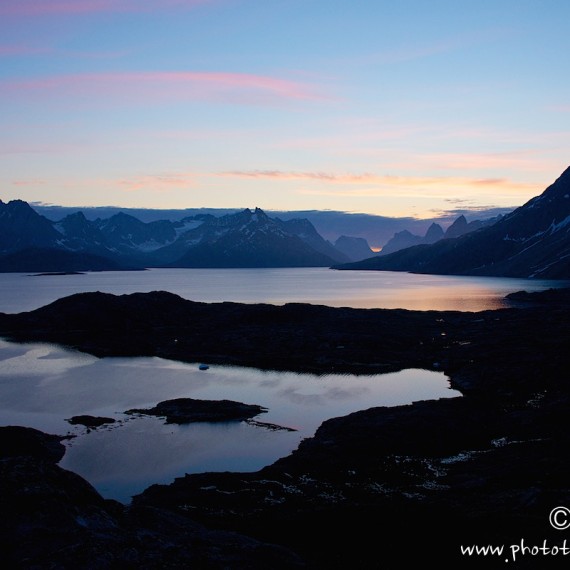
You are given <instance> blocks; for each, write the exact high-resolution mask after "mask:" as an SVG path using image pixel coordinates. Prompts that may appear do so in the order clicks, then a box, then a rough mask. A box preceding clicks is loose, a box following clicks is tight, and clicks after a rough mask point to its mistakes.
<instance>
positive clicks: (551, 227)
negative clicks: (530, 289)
mask: <svg viewBox="0 0 570 570" xmlns="http://www.w3.org/2000/svg"><path fill="white" fill-rule="evenodd" d="M336 268H338V269H376V270H384V271H411V272H415V273H434V274H444V275H493V276H506V277H534V278H543V279H568V278H570V168H568V169H566V170H565V171H564V172H563V173H562V175H561V176H560V177H559V178H558V179H557V180H556V181H555V182H554V183H553V184H552V185H550V186H549V187H548V188H547V189H546V190H545V191H544V192H543V193H542V194H540V195H539V196H536V197H535V198H532V199H531V200H529V201H528V202H527V203H526V204H524V205H523V206H521V207H520V208H517V209H516V210H514V211H513V212H511V213H510V214H508V215H506V216H504V217H503V218H501V219H500V220H499V221H497V222H496V223H495V224H493V225H491V226H487V227H483V228H481V229H478V230H476V231H474V232H471V233H468V234H467V235H463V236H461V237H458V238H455V239H444V240H440V241H438V242H437V243H435V244H433V245H419V246H416V247H411V248H408V249H405V250H401V251H398V252H395V253H392V254H390V255H386V256H384V257H376V258H371V259H367V260H364V261H362V262H359V263H353V264H346V265H343V266H336Z"/></svg>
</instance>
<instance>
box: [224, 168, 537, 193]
mask: <svg viewBox="0 0 570 570" xmlns="http://www.w3.org/2000/svg"><path fill="white" fill-rule="evenodd" d="M218 176H224V177H236V178H249V179H272V180H280V181H288V180H299V181H317V182H323V183H325V184H332V185H338V186H345V187H346V186H358V187H362V186H367V187H368V188H365V189H362V188H361V189H357V190H355V189H350V188H349V189H333V190H326V189H325V190H323V189H319V190H304V191H303V193H305V194H319V195H325V194H328V193H331V195H335V196H337V195H363V196H364V195H366V196H371V195H374V194H375V193H377V192H378V191H379V190H380V189H381V190H383V191H386V190H394V191H398V192H401V191H411V192H414V193H415V192H418V191H419V192H421V191H424V190H425V191H428V192H430V193H433V192H435V193H437V194H439V193H442V194H451V193H452V192H456V191H458V190H459V189H461V190H462V191H465V190H470V191H480V190H482V189H485V190H489V191H491V192H501V193H503V192H507V193H508V192H513V193H515V194H517V193H521V192H523V193H524V192H529V191H533V190H536V189H537V184H529V183H524V182H515V181H512V180H509V179H506V178H466V177H461V178H460V177H452V176H449V177H446V176H434V177H419V176H418V177H414V176H390V175H377V174H369V173H363V174H336V173H330V172H282V171H279V170H251V171H233V172H222V173H219V174H218Z"/></svg>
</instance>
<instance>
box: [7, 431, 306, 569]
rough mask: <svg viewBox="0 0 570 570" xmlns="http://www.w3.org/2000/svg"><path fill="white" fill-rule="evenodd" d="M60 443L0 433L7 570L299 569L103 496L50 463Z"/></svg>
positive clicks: (247, 545) (178, 518) (253, 547)
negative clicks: (34, 569)
mask: <svg viewBox="0 0 570 570" xmlns="http://www.w3.org/2000/svg"><path fill="white" fill-rule="evenodd" d="M60 440H61V438H59V437H58V436H51V435H47V434H43V433H41V432H37V431H36V430H33V429H31V428H24V427H17V426H14V427H3V428H0V485H1V487H0V488H1V489H2V493H0V509H1V511H2V517H1V520H0V547H1V548H2V560H3V563H4V565H5V566H6V567H9V568H37V569H40V568H53V569H69V570H79V569H81V570H84V569H85V570H87V569H93V570H94V569H101V568H109V569H110V568H121V567H122V568H135V567H136V568H151V569H152V568H156V569H158V568H208V569H210V568H212V569H218V570H222V569H226V568H238V569H243V570H245V569H248V570H250V569H257V570H265V569H267V568H278V569H294V568H303V567H304V564H303V563H302V562H301V560H300V559H299V557H297V556H296V555H294V554H293V553H292V552H290V551H288V550H287V549H285V548H283V547H278V546H273V545H271V544H266V543H263V542H260V541H258V540H255V539H252V538H249V537H246V536H243V535H240V534H237V533H233V532H224V531H219V530H209V529H207V528H206V527H204V526H203V525H201V524H199V523H197V522H194V521H192V520H191V519H189V518H188V517H186V516H184V515H180V514H176V513H173V512H171V511H166V510H164V509H160V508H156V507H146V506H142V505H141V506H140V507H139V506H136V507H130V508H129V507H124V506H123V505H121V504H119V503H116V502H114V501H109V500H105V499H103V498H102V497H101V496H100V495H99V494H98V493H97V492H96V491H95V489H93V487H91V485H89V484H88V483H87V482H86V481H85V480H83V479H82V478H81V477H79V476H78V475H75V474H74V473H71V472H69V471H66V470H64V469H61V468H60V467H58V466H57V465H56V462H57V461H58V460H59V459H60V458H61V456H62V455H63V453H64V446H63V445H62V444H61V443H60Z"/></svg>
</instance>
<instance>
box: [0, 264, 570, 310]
mask: <svg viewBox="0 0 570 570" xmlns="http://www.w3.org/2000/svg"><path fill="white" fill-rule="evenodd" d="M568 285H569V282H564V281H538V280H529V279H509V278H500V277H457V276H441V275H415V274H411V273H398V272H391V271H333V270H331V269H327V268H322V267H320V268H315V267H310V268H293V269H151V270H148V271H122V272H121V271H119V272H116V271H109V272H101V273H87V274H85V275H54V276H41V277H38V276H30V275H27V274H21V273H3V274H0V312H5V313H18V312H21V311H29V310H33V309H37V308H38V307H41V306H44V305H46V304H48V303H51V302H53V301H55V300H56V299H59V298H61V297H65V296H68V295H71V294H74V293H79V292H86V291H103V292H106V293H113V294H117V295H119V294H126V293H135V292H149V291H158V290H164V291H170V292H172V293H176V294H177V295H180V296H181V297H183V298H185V299H190V300H193V301H203V302H219V301H235V302H242V303H272V304H283V303H289V302H297V303H313V304H320V305H329V306H332V307H341V306H348V307H356V308H386V309H395V308H403V309H418V310H430V309H435V310H458V311H482V310H486V309H497V308H500V307H505V306H508V303H507V302H506V301H505V299H504V297H505V295H506V294H507V293H512V292H514V291H520V290H523V289H524V290H527V291H536V290H544V289H548V288H550V287H563V286H568Z"/></svg>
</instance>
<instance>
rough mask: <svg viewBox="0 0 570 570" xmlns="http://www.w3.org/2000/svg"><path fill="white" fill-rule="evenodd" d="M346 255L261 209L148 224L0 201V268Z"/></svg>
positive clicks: (309, 259) (261, 263)
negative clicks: (57, 213)
mask: <svg viewBox="0 0 570 570" xmlns="http://www.w3.org/2000/svg"><path fill="white" fill-rule="evenodd" d="M24 252H25V255H24ZM2 256H4V257H5V258H6V259H4V257H2ZM3 259H4V262H5V263H4V264H3V262H2V260H3ZM50 260H52V261H51V262H50ZM347 260H348V258H347V257H346V256H345V255H344V254H343V253H342V252H340V251H339V250H337V249H336V248H335V247H334V246H333V245H332V244H331V243H330V242H328V241H326V240H324V239H323V238H322V237H321V236H320V235H319V234H318V233H317V231H316V230H315V228H314V227H313V225H312V224H311V223H310V222H308V221H307V220H288V221H282V220H279V219H277V218H270V217H269V216H267V215H266V214H265V213H264V212H263V211H262V210H260V209H258V208H257V209H255V211H251V210H249V209H246V210H243V211H241V212H238V213H235V214H228V215H224V216H220V217H215V216H213V215H204V214H201V215H197V216H193V217H188V218H184V219H182V220H180V221H176V222H172V221H169V220H161V221H153V222H149V223H144V222H141V221H140V220H138V219H137V218H134V217H133V216H130V215H127V214H123V213H119V214H116V215H114V216H112V217H111V218H108V219H104V220H101V219H97V220H95V221H90V220H88V219H87V218H86V217H85V216H84V215H83V214H82V213H81V212H77V213H74V214H71V215H68V216H66V217H65V218H63V219H62V220H60V221H57V222H54V221H50V220H48V219H47V218H45V217H43V216H41V215H39V214H37V213H36V212H35V211H34V210H33V209H32V208H31V207H30V206H29V205H28V204H27V203H26V202H22V201H20V200H16V201H13V202H9V203H8V204H4V203H3V202H0V270H4V271H69V270H87V269H91V268H97V269H105V268H106V267H105V266H106V262H107V265H108V266H109V267H108V268H110V269H117V268H120V267H128V268H132V267H140V268H142V267H165V266H168V267H297V266H305V267H306V266H330V265H332V264H334V263H339V262H344V261H347ZM19 261H21V263H19ZM64 261H65V262H64ZM36 267H38V269H36Z"/></svg>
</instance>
